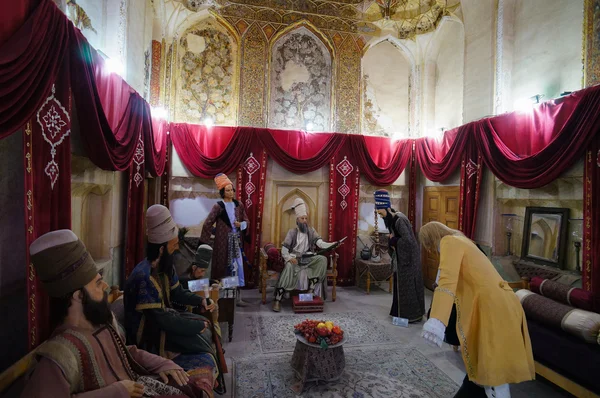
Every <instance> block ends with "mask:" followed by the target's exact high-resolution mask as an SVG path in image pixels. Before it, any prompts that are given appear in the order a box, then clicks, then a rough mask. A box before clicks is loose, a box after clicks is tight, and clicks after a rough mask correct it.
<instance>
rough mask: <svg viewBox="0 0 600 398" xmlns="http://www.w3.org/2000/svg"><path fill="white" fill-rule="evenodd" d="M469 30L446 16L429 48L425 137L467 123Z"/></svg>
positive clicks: (454, 19)
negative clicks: (464, 96)
mask: <svg viewBox="0 0 600 398" xmlns="http://www.w3.org/2000/svg"><path fill="white" fill-rule="evenodd" d="M464 64H465V30H464V26H463V23H462V22H461V21H460V20H458V19H456V18H453V17H444V18H443V19H442V21H441V22H440V24H439V25H438V27H437V29H436V31H435V32H434V34H433V37H432V39H431V42H430V43H429V45H428V46H427V51H426V57H425V70H424V74H425V76H424V81H425V83H424V86H425V87H424V100H423V103H424V107H423V108H424V115H423V119H424V121H425V127H424V131H423V132H424V134H425V135H436V134H437V133H439V131H440V130H441V129H444V130H447V129H450V128H454V127H458V126H460V125H461V124H462V123H463V87H464Z"/></svg>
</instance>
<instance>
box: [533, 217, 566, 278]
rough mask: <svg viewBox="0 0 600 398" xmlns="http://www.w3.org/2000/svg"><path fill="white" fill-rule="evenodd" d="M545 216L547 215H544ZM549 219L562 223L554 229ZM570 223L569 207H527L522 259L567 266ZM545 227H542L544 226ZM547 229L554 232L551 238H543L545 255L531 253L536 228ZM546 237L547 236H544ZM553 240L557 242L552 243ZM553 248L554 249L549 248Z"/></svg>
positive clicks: (560, 266)
mask: <svg viewBox="0 0 600 398" xmlns="http://www.w3.org/2000/svg"><path fill="white" fill-rule="evenodd" d="M544 216H545V217H544ZM546 220H549V221H550V222H551V221H552V220H554V221H556V220H560V225H558V226H555V228H554V231H553V229H552V228H550V227H549V226H548V223H547V222H545V221H546ZM568 224H569V209H568V208H565V207H531V206H528V207H527V208H526V209H525V223H524V225H523V244H522V245H521V247H522V249H521V259H523V260H526V261H531V262H534V263H536V264H540V265H547V266H551V267H556V268H559V269H564V268H565V262H566V249H567V244H568V237H567V231H568ZM541 225H542V226H543V228H542V226H541ZM544 228H545V229H546V231H547V233H546V235H547V234H548V233H553V234H554V236H551V237H550V239H551V240H548V239H542V243H543V244H545V245H546V246H545V247H546V248H547V249H546V250H545V253H544V254H543V255H535V254H533V253H531V250H530V249H532V250H533V245H532V243H531V236H532V234H533V235H535V234H536V232H535V230H538V231H539V230H541V229H544ZM532 230H533V231H532ZM544 238H545V236H544ZM552 242H555V244H554V245H552ZM551 248H553V249H552V250H549V249H551Z"/></svg>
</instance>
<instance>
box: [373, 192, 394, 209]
mask: <svg viewBox="0 0 600 398" xmlns="http://www.w3.org/2000/svg"><path fill="white" fill-rule="evenodd" d="M391 207H392V202H391V200H390V194H389V193H388V191H386V190H385V189H379V190H377V191H375V209H377V210H380V209H384V210H387V209H390V208H391Z"/></svg>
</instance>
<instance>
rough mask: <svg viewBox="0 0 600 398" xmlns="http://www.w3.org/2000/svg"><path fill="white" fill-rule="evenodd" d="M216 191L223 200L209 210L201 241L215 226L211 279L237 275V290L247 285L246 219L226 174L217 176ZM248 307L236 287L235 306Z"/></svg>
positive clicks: (207, 239) (244, 211)
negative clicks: (245, 254)
mask: <svg viewBox="0 0 600 398" xmlns="http://www.w3.org/2000/svg"><path fill="white" fill-rule="evenodd" d="M215 183H216V184H217V189H218V190H219V194H220V195H221V198H223V200H220V201H218V202H217V203H216V204H215V205H214V206H213V208H212V210H211V211H210V214H209V215H208V217H207V218H206V221H204V225H203V226H202V234H201V236H200V242H202V243H206V244H207V243H208V242H209V241H210V237H211V235H212V228H213V225H215V224H216V229H215V232H214V234H215V241H214V244H213V261H212V265H211V277H212V278H213V279H222V278H226V277H228V276H236V277H237V278H238V283H239V286H240V287H243V286H245V285H246V280H245V276H244V262H245V260H244V259H245V256H244V248H243V246H244V242H245V241H246V239H247V238H248V235H247V234H246V231H247V230H248V223H249V220H248V216H247V215H246V210H245V209H244V205H242V204H241V203H240V202H238V201H237V200H236V199H235V189H233V183H232V182H231V180H230V179H229V178H227V176H226V175H225V174H222V173H220V174H217V176H216V177H215ZM246 305H248V303H246V302H245V301H242V298H241V294H240V291H239V288H238V294H237V306H238V307H244V306H246Z"/></svg>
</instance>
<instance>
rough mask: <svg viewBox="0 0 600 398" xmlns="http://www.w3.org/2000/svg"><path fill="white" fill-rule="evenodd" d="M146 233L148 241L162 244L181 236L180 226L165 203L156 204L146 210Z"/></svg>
mask: <svg viewBox="0 0 600 398" xmlns="http://www.w3.org/2000/svg"><path fill="white" fill-rule="evenodd" d="M146 233H147V235H148V242H150V243H156V244H159V245H161V244H163V243H167V242H169V241H170V240H172V239H175V238H177V237H179V228H177V224H175V221H173V217H171V212H170V211H169V209H167V208H166V207H165V206H163V205H154V206H150V207H149V208H148V210H147V211H146Z"/></svg>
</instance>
